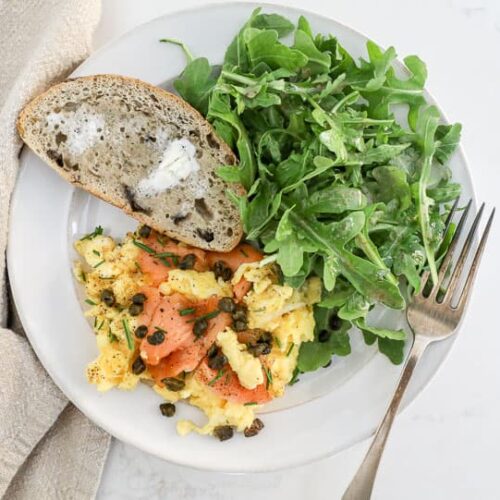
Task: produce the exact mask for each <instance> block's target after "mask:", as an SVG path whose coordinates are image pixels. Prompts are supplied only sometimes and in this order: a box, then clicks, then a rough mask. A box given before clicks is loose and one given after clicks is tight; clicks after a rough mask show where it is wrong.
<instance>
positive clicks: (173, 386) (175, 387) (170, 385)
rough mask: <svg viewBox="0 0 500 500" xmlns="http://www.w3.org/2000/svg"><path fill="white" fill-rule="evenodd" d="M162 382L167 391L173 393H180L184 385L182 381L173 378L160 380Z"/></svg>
mask: <svg viewBox="0 0 500 500" xmlns="http://www.w3.org/2000/svg"><path fill="white" fill-rule="evenodd" d="M162 382H163V384H164V385H165V387H166V388H167V389H168V390H169V391H174V392H177V391H181V390H182V389H184V386H185V385H186V384H185V383H184V380H181V379H178V378H173V377H168V378H164V379H162Z"/></svg>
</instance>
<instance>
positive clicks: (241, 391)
mask: <svg viewBox="0 0 500 500" xmlns="http://www.w3.org/2000/svg"><path fill="white" fill-rule="evenodd" d="M195 377H196V379H197V380H198V381H199V382H201V383H202V384H205V385H206V386H207V387H208V388H209V389H210V390H211V391H212V392H214V393H215V394H217V395H218V396H219V397H221V398H222V399H226V400H227V401H231V402H233V403H240V404H245V403H265V402H266V401H269V400H270V399H272V396H271V394H270V393H269V391H268V390H267V388H266V385H267V381H266V377H265V375H264V382H263V383H262V384H260V385H258V386H257V387H256V388H255V389H246V388H245V387H243V386H242V385H241V384H240V381H239V380H238V375H237V374H236V373H235V372H234V371H233V370H232V369H231V367H230V366H229V365H226V367H225V368H223V369H222V371H221V372H218V371H217V370H212V369H211V368H210V367H209V366H208V360H207V358H206V357H205V358H204V359H203V361H202V362H201V363H200V365H199V366H198V369H197V370H196V373H195Z"/></svg>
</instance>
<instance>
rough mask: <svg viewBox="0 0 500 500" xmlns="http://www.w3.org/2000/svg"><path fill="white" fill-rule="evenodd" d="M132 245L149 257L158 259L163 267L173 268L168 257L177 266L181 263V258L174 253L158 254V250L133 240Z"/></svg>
mask: <svg viewBox="0 0 500 500" xmlns="http://www.w3.org/2000/svg"><path fill="white" fill-rule="evenodd" d="M132 243H133V244H134V245H135V246H136V247H138V248H140V249H141V250H144V251H145V252H147V253H148V254H149V255H151V256H153V257H155V258H156V259H158V260H159V261H160V262H161V263H162V264H163V265H165V266H167V267H172V266H171V265H170V262H168V260H167V257H169V258H171V259H172V261H173V262H174V264H175V265H177V263H178V262H179V256H178V255H176V254H175V253H172V252H161V253H157V252H156V250H154V249H153V248H151V247H150V246H148V245H146V244H144V243H141V242H140V241H137V240H132ZM162 245H163V243H162Z"/></svg>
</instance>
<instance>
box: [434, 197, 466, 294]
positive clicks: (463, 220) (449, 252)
mask: <svg viewBox="0 0 500 500" xmlns="http://www.w3.org/2000/svg"><path fill="white" fill-rule="evenodd" d="M457 204H458V198H457V199H456V200H455V203H454V204H453V207H452V209H451V210H450V215H449V216H448V218H447V220H446V231H445V233H444V234H445V235H446V233H447V232H448V230H449V228H450V225H451V223H452V217H453V214H454V213H455V210H456V207H457ZM471 205H472V199H470V200H469V203H467V205H466V207H465V210H464V211H463V212H462V215H461V216H460V220H459V221H458V224H457V229H456V230H455V234H454V235H453V238H452V240H451V243H450V246H449V247H448V250H447V252H446V255H445V256H444V259H443V262H442V263H441V267H440V268H439V274H438V280H437V283H433V286H432V290H431V293H430V294H429V297H431V298H433V297H434V296H435V295H437V293H438V291H439V289H440V288H441V285H442V284H443V280H444V278H445V276H446V272H447V271H448V267H450V262H451V259H452V258H453V254H454V253H455V249H456V247H457V244H458V241H459V239H460V235H461V234H462V230H463V228H464V226H465V223H466V221H467V217H468V215H469V211H470V207H471ZM450 216H451V217H450Z"/></svg>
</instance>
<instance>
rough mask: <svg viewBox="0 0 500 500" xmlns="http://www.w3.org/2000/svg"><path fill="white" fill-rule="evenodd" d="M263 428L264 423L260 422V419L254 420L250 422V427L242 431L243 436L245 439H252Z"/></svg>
mask: <svg viewBox="0 0 500 500" xmlns="http://www.w3.org/2000/svg"><path fill="white" fill-rule="evenodd" d="M263 428H264V422H262V420H261V419H260V418H256V419H254V421H253V422H252V425H250V426H249V427H247V428H246V429H245V430H244V431H243V434H244V435H245V437H247V438H249V437H253V436H256V435H257V434H258V433H259V432H260V431H261V430H262V429H263Z"/></svg>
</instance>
